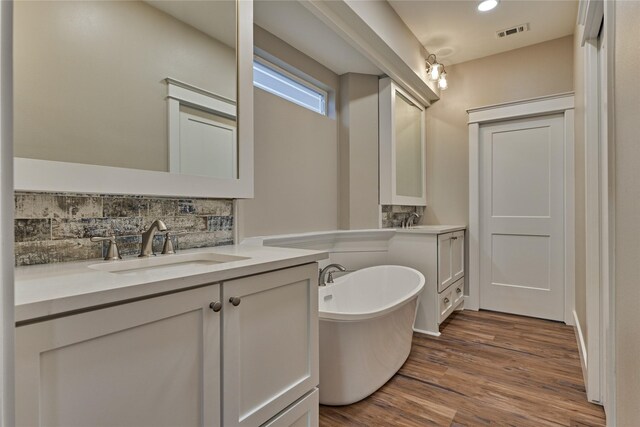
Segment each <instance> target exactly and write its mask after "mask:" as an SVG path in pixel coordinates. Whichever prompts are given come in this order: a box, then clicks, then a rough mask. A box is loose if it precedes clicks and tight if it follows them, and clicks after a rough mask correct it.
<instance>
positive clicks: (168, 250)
mask: <svg viewBox="0 0 640 427" xmlns="http://www.w3.org/2000/svg"><path fill="white" fill-rule="evenodd" d="M184 234H187V232H186V231H184V230H182V231H165V233H164V246H162V255H169V254H175V253H176V251H175V250H174V249H173V241H172V240H171V236H175V237H177V236H182V235H184Z"/></svg>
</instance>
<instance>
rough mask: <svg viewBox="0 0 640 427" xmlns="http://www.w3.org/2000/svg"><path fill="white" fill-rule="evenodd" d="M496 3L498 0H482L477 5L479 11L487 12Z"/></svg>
mask: <svg viewBox="0 0 640 427" xmlns="http://www.w3.org/2000/svg"><path fill="white" fill-rule="evenodd" d="M497 5H498V0H484V1H483V2H481V3H480V4H479V5H478V10H479V11H480V12H488V11H490V10H491V9H493V8H494V7H496V6H497Z"/></svg>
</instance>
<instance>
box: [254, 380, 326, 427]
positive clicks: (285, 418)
mask: <svg viewBox="0 0 640 427" xmlns="http://www.w3.org/2000/svg"><path fill="white" fill-rule="evenodd" d="M319 399H320V393H319V392H318V389H317V388H314V389H313V391H312V392H311V393H309V394H308V395H306V396H305V397H303V398H302V399H300V400H299V401H297V402H296V403H294V404H293V405H292V406H291V407H289V408H287V409H285V410H284V411H282V413H280V414H278V415H277V416H276V417H275V418H274V419H272V420H270V421H267V423H265V424H264V425H263V426H262V427H317V426H318V415H319V414H318V409H319V407H318V406H319V405H320V400H319Z"/></svg>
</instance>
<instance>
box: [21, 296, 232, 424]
mask: <svg viewBox="0 0 640 427" xmlns="http://www.w3.org/2000/svg"><path fill="white" fill-rule="evenodd" d="M215 301H220V285H218V284H215V285H211V286H205V287H201V288H197V289H193V290H189V291H183V292H177V293H175V294H170V295H165V296H160V297H155V298H150V299H145V300H142V301H137V302H131V303H127V304H122V305H117V306H113V307H109V308H104V309H101V310H94V311H89V312H86V313H81V314H75V315H72V316H66V317H60V318H58V319H53V320H49V321H44V322H39V323H34V324H31V325H25V326H19V327H18V328H16V361H15V365H16V424H17V425H18V426H136V427H141V426H150V427H151V426H154V427H159V426H167V427H170V426H171V427H174V426H219V425H221V424H220V412H221V408H220V325H221V323H220V322H221V318H220V317H221V313H220V312H218V313H216V312H214V311H213V310H211V309H210V308H209V304H210V303H212V302H215Z"/></svg>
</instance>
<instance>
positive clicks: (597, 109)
mask: <svg viewBox="0 0 640 427" xmlns="http://www.w3.org/2000/svg"><path fill="white" fill-rule="evenodd" d="M614 20H615V14H614V8H613V4H612V3H611V2H603V1H601V0H581V1H580V3H579V9H578V26H579V27H582V31H581V32H577V33H576V36H577V35H581V39H580V42H581V45H580V48H581V49H584V58H585V59H584V64H583V73H584V76H585V79H584V87H583V88H582V89H583V91H584V95H585V127H584V130H585V162H586V170H589V171H592V172H597V173H591V174H587V175H586V176H585V205H586V206H585V207H586V212H585V219H586V221H587V222H586V230H585V238H586V239H585V240H586V247H585V250H586V271H585V273H586V277H585V278H586V307H585V308H586V323H587V343H588V347H587V348H586V349H585V352H584V354H581V355H580V356H581V359H582V365H583V371H584V377H585V387H586V390H587V398H588V399H589V400H590V401H592V402H596V403H600V404H602V405H603V406H604V408H605V413H606V415H607V425H615V424H616V412H615V409H616V407H615V404H614V402H615V307H614V296H615V275H614V273H615V271H614V268H613V266H614V252H613V243H614V241H613V239H614V233H613V231H614V230H615V223H614V220H615V216H614V197H615V180H614V172H615V171H614V160H615V148H614V146H613V145H612V144H610V141H612V140H613V127H612V126H610V124H611V123H612V122H613V114H614V111H613V108H614V102H613V101H614V100H613V93H614V91H613V85H614V82H613V77H614V73H613V55H614ZM600 36H603V37H604V42H603V44H602V47H604V49H605V55H602V54H601V52H600ZM600 91H601V92H600ZM603 106H604V107H606V109H603ZM587 362H588V363H587Z"/></svg>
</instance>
